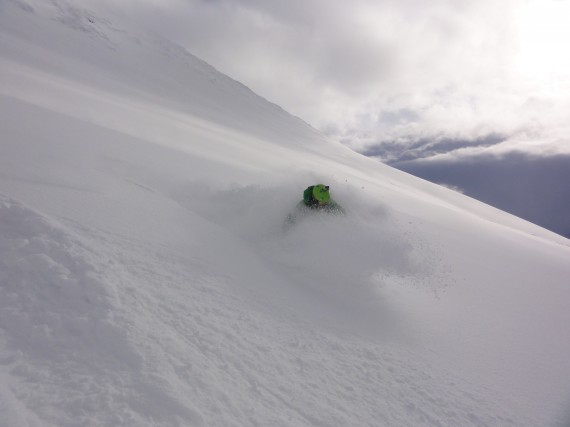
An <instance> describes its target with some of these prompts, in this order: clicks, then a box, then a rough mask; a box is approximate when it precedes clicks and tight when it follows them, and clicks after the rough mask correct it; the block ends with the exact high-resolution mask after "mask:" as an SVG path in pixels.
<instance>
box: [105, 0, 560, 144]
mask: <svg viewBox="0 0 570 427" xmlns="http://www.w3.org/2000/svg"><path fill="white" fill-rule="evenodd" d="M106 1H107V2H108V4H109V5H112V4H114V3H115V2H111V1H110V0H106ZM111 7H113V6H111ZM117 7H118V6H117ZM120 9H121V11H122V12H126V13H128V14H129V15H130V17H131V18H134V19H136V20H139V21H143V22H144V23H145V26H146V27H147V28H152V29H154V30H155V31H157V32H160V33H162V34H163V35H165V36H167V37H168V38H170V39H172V40H173V41H175V42H177V43H179V44H181V45H183V46H185V47H186V48H187V49H188V50H189V51H190V52H192V53H194V54H196V55H197V56H199V57H201V58H202V59H204V60H206V61H207V62H209V63H210V64H212V65H214V66H215V67H217V68H218V69H220V70H221V71H222V72H225V73H226V74H228V75H230V76H231V77H233V78H235V79H237V80H239V81H241V82H242V83H244V84H246V85H247V86H249V87H250V88H251V89H253V90H254V91H255V92H257V93H258V94H260V95H262V96H264V97H266V98H268V99H269V100H270V101H272V102H275V103H277V104H279V105H281V106H282V107H284V108H285V109H286V110H288V111H290V112H291V113H293V114H295V115H298V116H300V117H301V118H303V119H305V120H306V121H308V122H309V123H311V124H312V125H313V126H315V127H317V128H320V129H322V130H324V131H325V132H327V133H328V134H330V135H331V136H334V137H336V138H339V139H342V141H343V142H344V143H345V144H347V145H349V146H351V147H353V148H355V149H357V150H364V149H367V148H370V147H371V146H374V145H376V144H377V143H382V142H385V141H387V140H389V141H394V142H399V143H403V144H408V143H415V142H416V141H417V140H425V139H426V138H430V139H433V140H435V141H437V140H448V139H454V140H457V139H462V140H470V139H473V140H480V139H482V138H487V137H488V136H489V135H497V134H500V135H504V136H506V138H505V141H506V142H507V144H506V146H505V147H507V146H509V145H510V146H511V148H512V145H514V144H516V145H517V146H518V148H519V149H524V150H533V151H543V150H546V149H547V150H550V151H555V152H560V151H562V152H570V142H569V138H568V135H569V134H570V127H569V125H567V124H566V122H567V117H566V116H567V112H568V111H570V100H569V98H570V95H569V94H570V58H569V56H568V54H567V51H568V49H567V46H566V44H567V43H568V40H570V26H568V25H567V22H570V0H502V1H500V2H498V1H495V0H480V1H477V2H474V1H470V0H431V1H430V2H424V1H420V0H352V1H350V2H346V1H343V0H311V1H307V0H288V1H281V0H273V1H272V0H210V1H206V0H160V1H158V0H136V1H134V0H130V1H128V0H123V1H121V2H120ZM503 148H504V147H503Z"/></svg>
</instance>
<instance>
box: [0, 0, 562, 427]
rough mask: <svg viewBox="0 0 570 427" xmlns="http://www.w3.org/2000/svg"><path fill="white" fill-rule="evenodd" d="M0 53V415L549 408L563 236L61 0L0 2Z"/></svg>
mask: <svg viewBox="0 0 570 427" xmlns="http://www.w3.org/2000/svg"><path fill="white" fill-rule="evenodd" d="M92 7H94V8H95V9H97V8H98V7H97V6H96V5H94V6H92ZM0 74H1V78H0V129H1V135H2V136H1V141H0V426H2V427H4V426H6V427H8V426H10V427H11V426H78V425H85V426H87V425H109V426H116V425H129V426H131V425H132V426H141V425H161V426H163V425H169V426H170V425H172V426H174V425H177V426H250V425H262V426H346V425H350V426H364V425H374V426H384V425H385V426H396V425H397V426H416V425H426V426H444V425H448V426H506V425H513V426H537V425H553V426H554V425H560V426H562V425H564V423H565V421H567V419H565V418H564V417H565V416H567V414H566V413H565V407H566V405H567V404H568V402H569V397H570V381H569V380H568V378H570V359H569V358H568V357H567V355H568V354H570V334H569V333H568V331H567V330H566V325H568V324H569V321H570V314H569V313H570V312H569V311H568V310H567V301H568V299H569V297H570V288H569V285H568V277H569V273H570V263H569V262H568V260H569V259H570V258H569V256H570V244H569V242H568V240H567V239H564V238H562V237H560V236H557V235H555V234H553V233H550V232H548V231H546V230H544V229H541V228H539V227H537V226H534V225H532V224H530V223H527V222H525V221H522V220H520V219H518V218H515V217H513V216H510V215H507V214H505V213H503V212H501V211H498V210H496V209H493V208H490V207H488V206H486V205H483V204H481V203H478V202H476V201H474V200H472V199H469V198H467V197H464V196H462V195H460V194H457V193H454V192H452V191H450V190H447V189H444V188H441V187H437V186H435V185H432V184H429V183H427V182H425V181H421V180H419V179H416V178H413V177H411V176H409V175H406V174H404V173H402V172H399V171H396V170H394V169H391V168H389V167H386V166H384V165H381V164H379V163H377V162H374V161H372V160H370V159H367V158H364V157H362V156H360V155H358V154H355V153H353V152H351V151H350V150H348V149H347V148H345V147H343V146H341V145H340V144H338V143H336V142H334V141H330V140H328V139H326V138H325V137H324V136H322V135H321V134H320V133H319V132H317V131H316V130H314V129H313V128H311V127H310V126H308V125H307V124H305V123H303V122H302V121H301V120H300V119H298V118H295V117H292V116H290V115H289V114H287V113H286V112H285V111H283V110H282V109H281V108H279V107H278V106H276V105H274V104H271V103H269V102H267V101H266V100H264V99H262V98H260V97H258V96H257V95H255V94H254V93H253V92H251V91H250V90H249V89H247V88H246V87H244V86H243V85H241V84H239V83H238V82H235V81H233V80H232V79H230V78H228V77H227V76H224V75H222V74H220V73H218V72H217V71H216V70H215V69H213V68H212V67H210V66H209V65H208V64H205V63H204V62H202V61H200V60H199V59H197V58H195V57H194V56H192V55H191V54H189V53H187V52H186V51H184V50H183V49H181V48H179V47H177V46H175V45H173V44H171V43H169V42H166V41H164V40H161V39H160V38H159V37H155V36H150V35H147V34H146V33H145V32H144V29H137V28H136V26H134V25H131V24H129V23H127V22H121V20H120V19H119V18H117V17H114V16H112V15H109V14H108V13H103V12H101V10H88V9H86V8H84V7H83V6H80V2H71V1H62V0H58V1H55V0H54V1H51V2H43V1H39V0H38V1H32V0H26V1H24V0H11V1H4V2H2V3H0ZM276 84H278V82H276ZM316 182H324V183H327V184H329V185H331V189H332V192H333V196H334V197H335V199H336V200H338V201H339V202H340V203H341V204H342V205H343V206H344V207H345V209H346V210H347V215H346V217H343V218H311V219H308V220H306V221H303V222H301V223H300V224H298V225H297V226H296V227H294V228H293V229H291V230H289V231H288V232H284V231H283V220H284V218H285V216H286V215H287V213H288V212H289V211H290V210H291V209H293V207H294V206H295V204H296V203H297V202H298V200H300V198H301V196H302V191H303V190H304V188H305V187H306V186H307V185H309V184H314V183H316Z"/></svg>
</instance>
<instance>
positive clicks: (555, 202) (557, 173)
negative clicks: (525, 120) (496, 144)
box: [394, 152, 570, 238]
mask: <svg viewBox="0 0 570 427" xmlns="http://www.w3.org/2000/svg"><path fill="white" fill-rule="evenodd" d="M394 166H395V167H397V168H398V169H401V170H403V171H405V172H408V173H411V174H413V175H416V176H419V177H421V178H424V179H427V180H429V181H432V182H436V183H444V184H446V185H447V186H453V187H458V188H460V189H461V190H462V191H463V192H464V193H465V194H466V195H468V196H471V197H473V198H476V199H478V200H481V201H483V202H485V203H487V204H490V205H492V206H495V207H498V208H499V209H502V210H504V211H507V212H510V213H512V214H514V215H517V216H519V217H521V218H524V219H526V220H528V221H531V222H533V223H535V224H538V225H541V226H542V227H545V228H547V229H549V230H552V231H554V232H556V233H558V234H561V235H563V236H566V237H568V238H570V187H569V186H568V185H567V183H568V182H570V155H556V156H534V155H529V154H527V153H524V152H509V153H505V154H503V155H501V156H497V155H489V154H484V155H478V156H470V157H465V158H452V157H447V158H445V159H433V158H432V159H428V160H425V159H423V160H414V161H406V162H401V163H396V164H395V165H394Z"/></svg>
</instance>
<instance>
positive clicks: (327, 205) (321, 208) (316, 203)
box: [285, 184, 345, 228]
mask: <svg viewBox="0 0 570 427" xmlns="http://www.w3.org/2000/svg"><path fill="white" fill-rule="evenodd" d="M315 212H322V213H327V214H332V215H344V214H345V211H344V209H343V208H342V206H341V205H339V204H338V203H337V202H335V201H334V200H333V199H332V198H331V194H330V188H329V186H328V185H324V184H316V185H311V186H309V187H307V189H306V190H305V191H304V192H303V200H301V201H300V202H299V203H298V204H297V207H296V208H295V212H292V213H290V214H289V215H287V218H286V220H285V228H289V227H290V226H292V225H293V224H295V222H296V221H297V219H298V218H302V217H305V216H307V215H309V214H311V213H315Z"/></svg>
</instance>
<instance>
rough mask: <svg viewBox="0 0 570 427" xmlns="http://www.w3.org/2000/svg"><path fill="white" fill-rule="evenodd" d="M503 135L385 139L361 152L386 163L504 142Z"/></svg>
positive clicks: (486, 146)
mask: <svg viewBox="0 0 570 427" xmlns="http://www.w3.org/2000/svg"><path fill="white" fill-rule="evenodd" d="M505 140H506V138H505V137H504V136H503V135H497V134H491V135H486V136H484V137H480V138H474V139H463V138H458V139H453V138H450V137H441V138H435V139H432V138H422V139H419V140H416V141H408V142H406V143H404V142H394V141H387V142H381V143H379V144H377V145H374V146H372V147H370V148H368V149H366V150H365V151H363V152H362V154H364V155H365V156H368V157H376V158H379V159H380V160H382V161H384V162H385V163H388V164H394V163H401V162H408V161H411V160H418V159H425V158H430V157H433V156H436V155H438V154H442V153H450V152H454V151H456V150H461V149H464V148H481V147H482V148H488V147H492V146H494V145H497V144H500V143H501V142H504V141H505Z"/></svg>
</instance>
